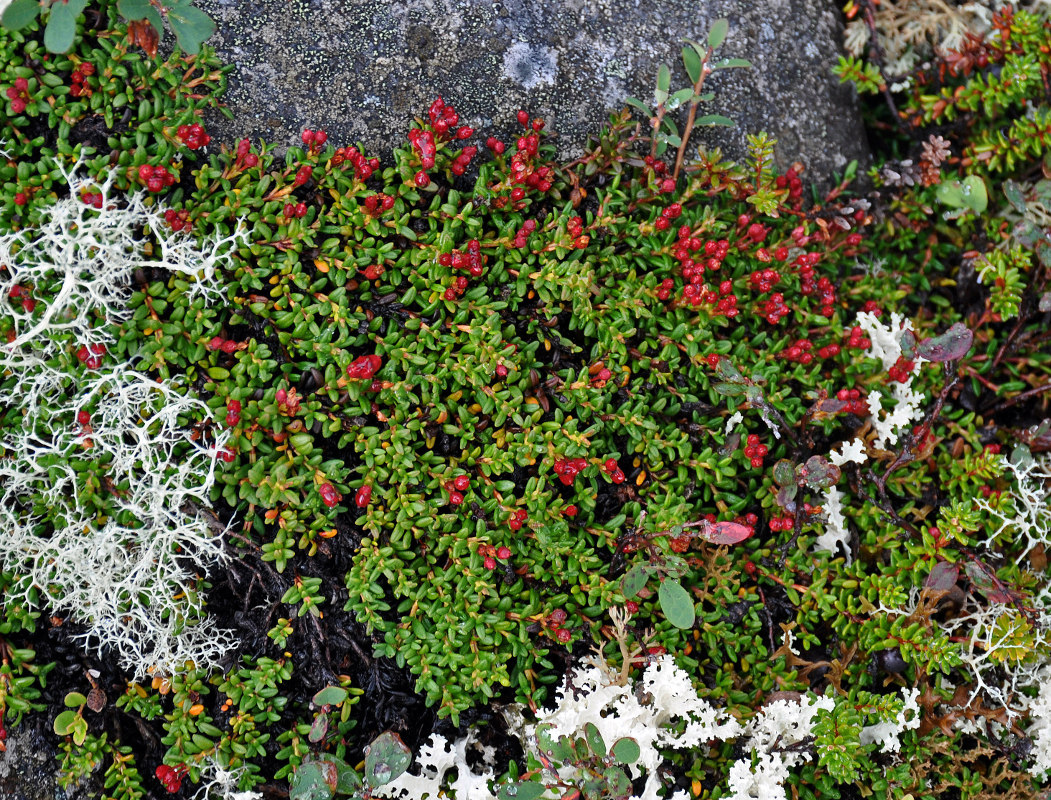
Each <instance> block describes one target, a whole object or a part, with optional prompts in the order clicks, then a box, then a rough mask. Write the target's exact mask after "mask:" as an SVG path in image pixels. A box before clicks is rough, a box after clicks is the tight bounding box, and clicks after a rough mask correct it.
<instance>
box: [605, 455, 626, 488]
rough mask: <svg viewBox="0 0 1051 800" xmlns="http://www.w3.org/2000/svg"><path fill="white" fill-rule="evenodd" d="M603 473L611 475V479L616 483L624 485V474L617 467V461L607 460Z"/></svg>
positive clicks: (613, 459)
mask: <svg viewBox="0 0 1051 800" xmlns="http://www.w3.org/2000/svg"><path fill="white" fill-rule="evenodd" d="M602 471H603V472H605V473H606V474H607V475H609V479H610V480H611V481H613V482H614V483H624V473H623V472H622V471H621V469H620V467H619V466H618V465H617V459H615V458H607V459H606V461H605V463H603V465H602Z"/></svg>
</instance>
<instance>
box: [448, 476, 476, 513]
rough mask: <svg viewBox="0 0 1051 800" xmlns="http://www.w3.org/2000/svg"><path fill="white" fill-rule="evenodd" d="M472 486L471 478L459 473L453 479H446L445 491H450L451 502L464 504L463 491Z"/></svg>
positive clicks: (456, 504) (455, 504)
mask: <svg viewBox="0 0 1051 800" xmlns="http://www.w3.org/2000/svg"><path fill="white" fill-rule="evenodd" d="M470 487H471V479H470V478H469V477H467V476H466V475H457V476H456V478H454V479H453V480H451V481H446V483H445V491H447V492H448V493H449V502H450V503H451V504H452V505H454V506H458V505H462V504H463V493H464V492H466V491H467V490H468V489H469V488H470Z"/></svg>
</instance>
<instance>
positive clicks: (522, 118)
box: [518, 109, 529, 125]
mask: <svg viewBox="0 0 1051 800" xmlns="http://www.w3.org/2000/svg"><path fill="white" fill-rule="evenodd" d="M518 124H519V125H528V124H529V112H528V111H526V110H525V109H522V110H521V111H519V112H518Z"/></svg>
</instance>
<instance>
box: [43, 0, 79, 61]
mask: <svg viewBox="0 0 1051 800" xmlns="http://www.w3.org/2000/svg"><path fill="white" fill-rule="evenodd" d="M85 5H87V0H69V2H66V3H56V4H54V5H52V6H51V13H50V15H49V16H48V20H47V27H46V28H45V29H44V47H45V48H47V51H48V52H49V53H65V52H67V51H68V50H69V48H71V47H72V46H73V37H74V36H75V35H76V32H77V17H78V16H80V12H81V11H83V10H84V6H85Z"/></svg>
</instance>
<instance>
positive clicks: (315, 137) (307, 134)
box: [300, 128, 328, 155]
mask: <svg viewBox="0 0 1051 800" xmlns="http://www.w3.org/2000/svg"><path fill="white" fill-rule="evenodd" d="M300 138H301V139H302V140H303V144H305V145H306V146H307V148H308V149H309V152H310V154H311V155H316V154H317V153H318V152H319V151H320V150H321V148H322V147H324V146H325V142H327V141H328V134H327V133H325V132H324V131H312V130H310V129H309V128H307V129H306V130H305V131H303V133H302V134H301V135H300Z"/></svg>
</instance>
